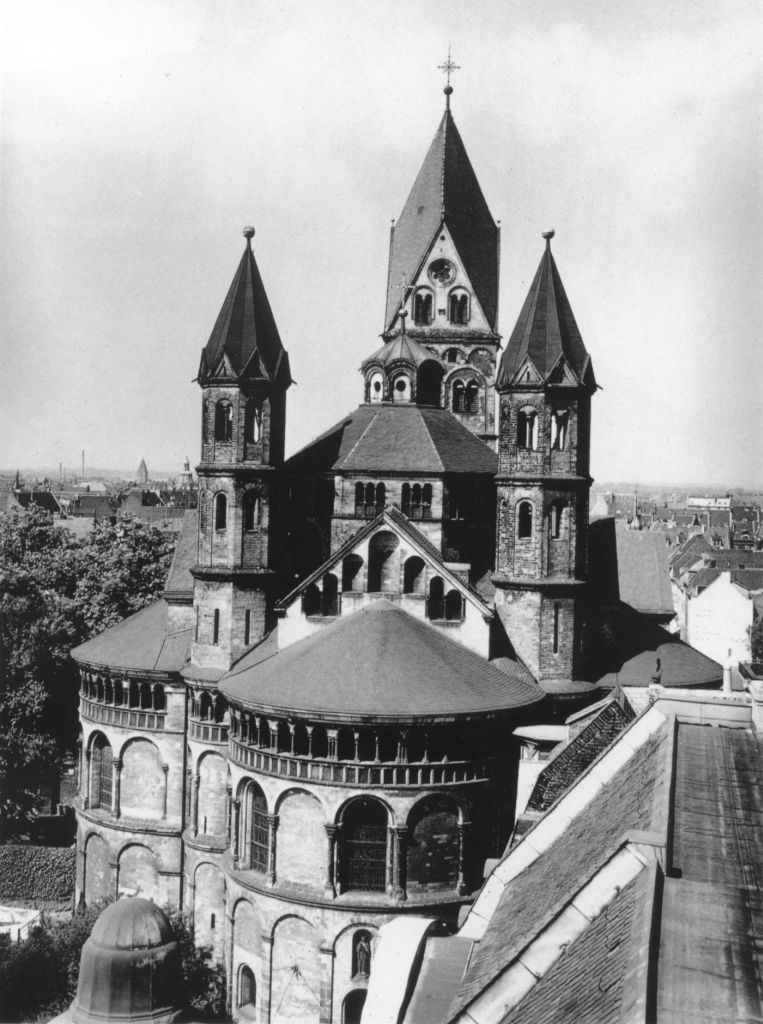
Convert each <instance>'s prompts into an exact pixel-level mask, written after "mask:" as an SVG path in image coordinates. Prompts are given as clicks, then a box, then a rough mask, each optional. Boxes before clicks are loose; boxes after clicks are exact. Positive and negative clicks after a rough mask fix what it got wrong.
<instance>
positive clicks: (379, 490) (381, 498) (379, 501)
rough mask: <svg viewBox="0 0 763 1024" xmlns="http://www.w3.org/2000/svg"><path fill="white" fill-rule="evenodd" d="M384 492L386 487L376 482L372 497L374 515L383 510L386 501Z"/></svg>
mask: <svg viewBox="0 0 763 1024" xmlns="http://www.w3.org/2000/svg"><path fill="white" fill-rule="evenodd" d="M386 494H387V491H386V488H385V486H384V484H377V485H376V490H375V491H374V498H375V504H376V512H375V514H376V515H378V514H379V513H380V512H383V511H384V505H385V503H386Z"/></svg>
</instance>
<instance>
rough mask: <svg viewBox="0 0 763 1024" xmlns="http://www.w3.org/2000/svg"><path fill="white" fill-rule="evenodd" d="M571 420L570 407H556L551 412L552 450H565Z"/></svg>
mask: <svg viewBox="0 0 763 1024" xmlns="http://www.w3.org/2000/svg"><path fill="white" fill-rule="evenodd" d="M569 420H570V413H569V410H568V409H555V410H554V411H553V412H552V413H551V450H552V451H554V452H563V451H564V449H565V448H566V447H567V427H568V424H569Z"/></svg>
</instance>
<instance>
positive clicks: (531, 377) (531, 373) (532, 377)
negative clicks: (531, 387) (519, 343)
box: [511, 356, 542, 384]
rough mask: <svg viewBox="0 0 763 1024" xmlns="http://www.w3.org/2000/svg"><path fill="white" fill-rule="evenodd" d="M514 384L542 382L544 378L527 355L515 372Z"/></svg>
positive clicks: (512, 381)
mask: <svg viewBox="0 0 763 1024" xmlns="http://www.w3.org/2000/svg"><path fill="white" fill-rule="evenodd" d="M511 383H512V384H541V383H542V378H541V375H540V374H539V373H538V371H537V369H536V368H535V365H534V364H533V362H532V361H531V360H530V358H529V356H526V357H525V359H524V360H523V362H522V365H521V366H520V367H519V369H518V370H517V372H516V373H515V374H514V376H513V378H512V380H511Z"/></svg>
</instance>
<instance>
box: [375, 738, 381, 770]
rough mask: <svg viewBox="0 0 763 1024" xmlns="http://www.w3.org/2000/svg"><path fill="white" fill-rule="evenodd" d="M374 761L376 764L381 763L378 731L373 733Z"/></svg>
mask: <svg viewBox="0 0 763 1024" xmlns="http://www.w3.org/2000/svg"><path fill="white" fill-rule="evenodd" d="M374 762H375V763H376V764H380V763H381V762H380V758H379V733H378V732H375V733H374Z"/></svg>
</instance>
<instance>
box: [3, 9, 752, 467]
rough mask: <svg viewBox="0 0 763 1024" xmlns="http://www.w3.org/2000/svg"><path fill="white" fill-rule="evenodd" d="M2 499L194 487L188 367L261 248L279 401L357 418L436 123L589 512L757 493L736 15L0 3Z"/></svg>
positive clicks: (195, 401) (742, 62)
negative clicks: (138, 475) (696, 485)
mask: <svg viewBox="0 0 763 1024" xmlns="http://www.w3.org/2000/svg"><path fill="white" fill-rule="evenodd" d="M4 18H5V31H4V46H3V48H4V56H3V70H4V74H3V83H2V190H1V198H0V204H1V205H0V229H1V231H2V247H1V255H0V261H1V263H0V266H1V269H2V284H3V288H2V292H3V296H2V306H1V307H0V311H1V315H2V346H3V360H2V365H3V372H2V374H1V375H0V388H2V396H1V402H2V412H3V416H2V421H3V424H2V433H1V434H0V438H1V440H0V468H11V469H13V468H15V467H16V466H17V465H20V466H22V467H25V466H27V467H31V466H37V465H47V466H55V465H57V464H58V462H59V461H63V463H64V465H65V466H68V467H71V468H76V467H77V466H78V465H79V459H80V454H79V453H80V450H81V449H82V448H84V449H86V452H87V462H88V464H89V465H90V466H101V467H113V468H124V469H125V470H126V471H130V472H135V471H136V470H137V467H138V463H139V462H140V459H141V458H143V457H145V459H146V462H147V463H148V467H149V470H152V469H154V470H159V469H162V470H175V469H179V468H180V466H181V464H182V461H183V459H184V457H185V456H186V455H188V456H189V457H190V458H191V460H192V463H195V461H197V460H198V457H199V415H200V399H201V394H200V391H199V389H198V385H196V384H193V383H192V381H193V378H194V377H195V375H196V371H197V368H198V362H199V355H200V352H201V349H202V347H203V345H204V344H205V343H206V340H207V338H208V336H209V333H210V331H211V329H212V326H213V324H214V320H215V317H216V315H217V312H218V310H219V308H220V305H221V303H222V301H223V298H224V296H225V292H226V290H227V288H228V285H229V283H230V280H231V278H232V276H233V273H234V271H235V269H236V266H237V264H238V261H239V259H240V256H241V252H242V251H243V245H244V240H243V238H242V236H241V229H242V227H243V226H244V225H245V224H247V223H252V224H254V226H255V228H256V232H257V234H256V237H255V239H254V243H255V244H254V248H255V254H256V257H257V261H258V264H259V267H260V271H261V273H262V276H263V279H264V281H265V286H266V289H267V291H268V294H269V297H270V301H271V305H272V307H273V310H274V313H275V316H276V320H277V322H278V325H279V328H280V332H281V337H282V339H283V342H284V345H285V347H286V348H287V349H288V351H289V354H290V358H291V365H292V372H293V375H294V377H295V379H296V381H297V382H298V384H297V386H295V387H293V388H292V389H291V391H290V393H289V402H288V412H287V422H288V427H287V431H288V432H287V452H291V451H294V450H296V449H297V448H298V447H300V446H301V445H303V444H305V443H306V442H307V441H308V440H310V439H311V437H313V436H315V435H316V434H318V433H319V432H320V431H322V430H323V429H325V428H326V427H328V426H329V425H330V424H331V423H332V422H334V421H335V420H337V419H338V418H339V417H340V416H341V415H342V414H343V413H345V412H348V411H350V410H351V409H353V408H354V407H355V406H356V405H357V404H358V403H359V402H360V400H361V396H362V389H361V378H360V375H359V374H358V372H357V370H358V367H359V366H360V363H361V361H362V360H363V359H364V358H365V357H366V356H367V355H368V354H369V353H371V352H372V351H373V350H374V348H376V347H378V344H379V341H378V335H379V332H380V331H381V330H382V327H383V323H382V320H383V312H384V301H385V286H386V274H387V255H388V245H389V225H390V220H391V219H392V218H395V217H397V216H399V214H400V212H401V210H402V207H403V204H404V202H405V199H406V197H407V194H408V191H409V190H410V187H411V185H412V184H413V181H414V178H415V175H416V173H417V171H418V169H419V167H420V165H421V162H422V160H423V158H424V155H425V153H426V150H427V147H428V146H429V143H430V141H431V139H432V136H433V135H434V132H435V130H436V128H437V125H438V123H439V120H440V117H441V115H442V110H443V103H444V98H443V94H442V87H443V85H444V80H443V76H442V73H441V72H440V71H438V70H437V65H438V64H440V63H442V61H443V59H444V58H445V56H446V54H447V51H448V46H449V45H450V46H451V47H452V51H453V57H454V59H455V60H456V62H457V63H458V64H460V65H461V68H462V69H461V70H460V71H458V72H457V73H456V74H455V76H454V79H453V85H454V88H455V93H454V96H453V105H452V106H453V113H454V117H455V120H456V123H457V125H458V127H459V130H460V132H461V135H462V137H463V139H464V142H465V144H466V147H467V150H468V152H469V154H470V157H471V160H472V163H473V165H474V168H475V171H476V173H477V176H478V178H479V180H480V183H481V185H482V189H483V191H484V193H485V197H486V199H487V202H488V205H489V207H490V209H491V211H492V213H493V216H494V217H495V218H496V219H498V220H500V221H501V226H502V253H501V302H500V322H499V328H500V329H501V331H502V332H503V334H504V337H507V336H508V334H509V333H510V332H511V328H512V327H513V324H514V321H515V319H516V317H517V315H518V313H519V309H520V306H521V303H522V300H523V298H524V296H525V294H526V292H527V289H528V287H529V284H530V281H531V280H532V277H533V274H534V272H535V269H536V267H537V264H538V262H539V260H540V257H541V254H542V250H543V240H542V238H541V232H542V231H544V230H547V229H549V228H555V230H556V238H555V239H554V243H553V246H554V253H555V256H556V260H557V263H558V266H559V269H560V272H561V275H562V279H563V280H564V283H565V286H566V290H567V294H568V296H569V299H570V302H571V304H572V308H573V310H574V312H575V316H576V318H577V321H578V325H579V327H580V329H581V332H582V334H583V339H584V341H585V343H586V346H587V348H588V351H589V352H590V353H591V355H592V358H593V363H594V367H595V371H596V376H597V379H598V381H599V383H600V384H601V385H602V388H603V390H602V391H600V392H599V393H598V395H597V396H596V398H595V400H594V413H593V417H594V418H593V442H592V472H593V474H594V476H595V477H597V478H598V479H599V480H602V481H603V480H626V479H627V480H634V479H635V480H641V481H645V482H646V481H652V482H657V481H666V482H675V483H682V482H705V483H707V484H708V485H714V486H730V485H734V484H737V485H743V484H755V485H761V484H763V461H762V453H763V444H762V443H761V442H762V441H763V336H762V333H761V330H762V328H763V287H762V282H763V258H762V254H763V230H762V229H763V223H762V220H763V214H762V210H763V202H762V200H763V194H762V193H763V189H762V188H761V164H762V162H763V161H762V157H763V153H762V151H761V138H762V133H761V116H760V111H761V109H762V102H761V101H762V99H763V96H762V95H761V93H762V92H763V90H762V89H761V61H760V54H761V52H763V5H761V3H760V2H759V0H750V2H744V0H739V2H732V0H678V2H672V3H667V2H666V0H639V2H638V3H632V2H629V0H618V2H614V0H588V2H586V0H555V2H552V0H530V2H520V0H482V2H479V0H471V2H470V3H468V4H467V3H465V2H464V0H437V2H430V0H419V2H417V3H412V2H410V0H408V2H405V0H385V2H384V3H371V2H370V0H342V2H308V0H302V2H275V0H248V2H244V0H226V2H222V0H219V2H213V0H179V2H171V0H145V2H143V0H124V2H122V3H119V4H117V3H114V2H113V0H108V2H106V0H104V2H87V0H63V2H62V0H56V2H49V3H48V2H44V3H43V2H34V0H25V2H24V3H20V2H17V0H6V4H5V5H4Z"/></svg>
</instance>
